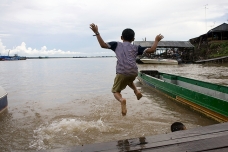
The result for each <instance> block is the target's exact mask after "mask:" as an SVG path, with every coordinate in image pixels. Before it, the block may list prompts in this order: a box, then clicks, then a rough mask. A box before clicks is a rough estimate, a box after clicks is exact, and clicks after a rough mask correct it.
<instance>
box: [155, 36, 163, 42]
mask: <svg viewBox="0 0 228 152" xmlns="http://www.w3.org/2000/svg"><path fill="white" fill-rule="evenodd" d="M163 38H164V36H163V35H161V34H159V35H157V36H156V37H155V41H157V42H159V41H161V39H163Z"/></svg>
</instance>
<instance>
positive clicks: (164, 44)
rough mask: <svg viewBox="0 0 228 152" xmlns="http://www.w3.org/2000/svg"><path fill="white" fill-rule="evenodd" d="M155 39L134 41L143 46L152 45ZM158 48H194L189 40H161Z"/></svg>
mask: <svg viewBox="0 0 228 152" xmlns="http://www.w3.org/2000/svg"><path fill="white" fill-rule="evenodd" d="M153 43H154V41H134V44H136V45H140V46H142V47H151V46H152V44H153ZM157 48H194V45H192V44H191V43H190V42H189V41H160V42H158V45H157Z"/></svg>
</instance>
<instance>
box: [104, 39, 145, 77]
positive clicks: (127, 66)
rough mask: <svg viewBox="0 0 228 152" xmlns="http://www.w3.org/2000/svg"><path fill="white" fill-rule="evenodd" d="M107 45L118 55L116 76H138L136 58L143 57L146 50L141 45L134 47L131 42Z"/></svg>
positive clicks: (109, 43)
mask: <svg viewBox="0 0 228 152" xmlns="http://www.w3.org/2000/svg"><path fill="white" fill-rule="evenodd" d="M107 45H108V46H109V49H111V50H113V51H114V52H115V54H116V58H117V65H116V74H123V75H137V74H138V67H137V65H136V57H137V55H142V54H143V51H144V50H145V49H146V48H144V47H141V46H140V45H133V44H131V43H130V42H108V43H107Z"/></svg>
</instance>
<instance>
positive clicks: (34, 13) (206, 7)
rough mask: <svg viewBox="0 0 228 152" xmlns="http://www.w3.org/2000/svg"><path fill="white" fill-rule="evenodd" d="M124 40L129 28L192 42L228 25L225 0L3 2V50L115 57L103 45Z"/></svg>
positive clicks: (0, 24) (151, 36)
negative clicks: (96, 31) (93, 26)
mask: <svg viewBox="0 0 228 152" xmlns="http://www.w3.org/2000/svg"><path fill="white" fill-rule="evenodd" d="M91 23H95V24H96V25H98V28H99V32H100V34H101V36H102V38H103V39H104V41H105V42H110V41H121V39H120V37H121V33H122V31H123V30H124V29H125V28H131V29H133V30H134V31H135V41H142V40H144V39H145V38H146V40H147V41H153V40H154V38H155V36H156V35H158V34H160V33H161V34H162V35H163V36H164V39H163V41H188V40H189V39H191V38H194V37H198V36H200V35H202V34H204V33H206V32H207V31H209V30H210V29H212V28H214V27H216V26H218V25H220V24H222V23H228V1H227V0H217V1H215V0H200V1H199V0H159V1H155V0H141V1H140V0H1V2H0V54H1V55H8V53H9V55H11V56H12V55H14V54H18V55H19V56H27V57H38V56H42V57H43V56H44V57H76V56H114V55H115V54H114V52H113V51H111V50H109V49H102V48H100V46H99V44H98V42H97V40H96V37H95V36H92V35H93V32H92V31H91V29H90V28H89V25H90V24H91Z"/></svg>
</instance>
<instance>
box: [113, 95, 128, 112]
mask: <svg viewBox="0 0 228 152" xmlns="http://www.w3.org/2000/svg"><path fill="white" fill-rule="evenodd" d="M113 95H114V97H115V98H116V100H118V101H119V102H120V103H121V110H122V115H123V116H125V115H126V114H127V107H126V99H124V98H122V95H121V94H120V92H115V93H113Z"/></svg>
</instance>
